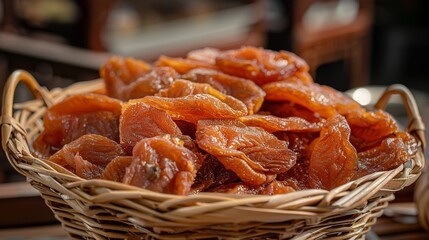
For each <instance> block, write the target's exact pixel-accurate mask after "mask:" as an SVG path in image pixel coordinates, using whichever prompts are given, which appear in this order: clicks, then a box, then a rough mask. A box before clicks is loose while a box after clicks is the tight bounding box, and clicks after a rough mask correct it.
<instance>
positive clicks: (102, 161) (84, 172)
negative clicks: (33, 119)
mask: <svg viewBox="0 0 429 240" xmlns="http://www.w3.org/2000/svg"><path fill="white" fill-rule="evenodd" d="M121 155H124V151H123V150H122V148H121V146H120V145H119V144H118V143H116V142H115V141H112V140H111V139H108V138H106V137H103V136H99V135H95V134H87V135H84V136H82V137H80V138H78V139H76V140H74V141H72V142H70V143H68V144H66V145H64V147H63V148H62V149H61V150H59V151H58V152H56V153H55V154H54V155H52V156H51V157H50V158H49V160H50V161H52V162H55V163H57V164H58V165H61V166H63V167H64V168H66V169H68V170H69V171H71V172H73V173H75V174H76V175H78V176H79V177H82V178H86V179H92V178H97V177H99V176H100V175H101V174H102V172H103V170H104V168H105V167H106V166H107V164H109V163H110V161H111V160H112V159H114V158H115V157H117V156H121Z"/></svg>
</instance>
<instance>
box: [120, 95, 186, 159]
mask: <svg viewBox="0 0 429 240" xmlns="http://www.w3.org/2000/svg"><path fill="white" fill-rule="evenodd" d="M119 131H120V142H121V145H122V147H123V148H124V149H125V151H126V152H127V153H129V154H131V152H132V150H133V147H134V146H135V145H136V143H137V142H139V141H140V140H142V139H143V138H150V137H155V136H159V135H165V134H177V135H180V134H182V132H181V131H180V129H179V128H178V127H177V125H176V123H175V122H174V121H173V120H172V119H171V117H170V116H169V115H168V114H167V113H165V112H164V111H161V110H158V109H156V108H154V107H151V106H149V105H147V104H145V103H143V102H135V103H129V104H125V105H124V106H123V110H122V115H121V118H120V123H119Z"/></svg>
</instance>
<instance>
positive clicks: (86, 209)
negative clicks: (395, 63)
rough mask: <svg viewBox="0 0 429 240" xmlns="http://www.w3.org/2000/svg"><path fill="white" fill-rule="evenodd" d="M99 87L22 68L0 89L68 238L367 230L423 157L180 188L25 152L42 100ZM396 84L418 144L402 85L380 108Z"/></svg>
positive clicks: (8, 142)
mask: <svg viewBox="0 0 429 240" xmlns="http://www.w3.org/2000/svg"><path fill="white" fill-rule="evenodd" d="M20 81H23V82H24V83H26V85H27V86H28V87H29V88H30V90H31V91H32V93H33V94H34V95H35V97H36V98H37V99H36V100H33V101H29V102H25V103H20V104H15V105H13V92H14V90H15V87H16V85H17V84H18V82H20ZM102 87H103V83H102V82H101V81H100V80H95V81H90V82H84V83H78V84H74V85H72V86H70V87H68V88H66V89H54V90H52V91H50V92H49V91H47V90H46V89H44V88H41V87H40V86H39V85H38V84H37V83H36V81H35V80H34V79H33V78H32V77H31V76H30V75H29V74H28V73H26V72H24V71H17V72H15V73H14V74H12V76H11V77H10V78H9V80H8V82H7V84H6V86H5V93H4V95H3V109H2V119H1V120H2V121H1V127H2V146H3V148H4V150H5V152H6V154H7V156H8V159H9V161H10V163H11V164H12V165H13V167H14V168H15V169H16V170H17V171H18V172H19V173H21V174H22V175H24V176H26V177H27V178H28V179H29V181H30V183H31V184H32V186H33V187H35V188H36V189H37V190H39V191H40V193H41V195H42V197H43V198H44V199H45V201H46V204H47V205H48V206H49V207H50V208H51V209H52V211H53V212H54V213H55V216H56V218H57V219H58V220H59V221H60V222H61V223H62V225H63V227H64V229H65V230H66V231H67V232H68V234H69V235H70V237H72V238H82V237H83V238H89V239H92V238H95V239H124V238H133V237H136V238H138V237H140V238H144V239H184V238H187V239H200V238H228V239H261V238H264V239H289V238H293V239H320V238H332V239H363V238H364V235H365V233H366V232H368V231H369V229H370V227H371V226H372V225H374V224H375V222H376V219H377V218H378V217H379V216H380V215H381V214H382V211H383V209H384V208H386V207H387V205H388V202H389V201H391V200H393V199H394V196H393V194H394V193H395V192H396V191H399V190H401V189H402V188H404V187H406V186H409V185H410V184H412V183H413V182H414V181H416V179H417V178H418V177H419V175H420V173H421V171H422V168H423V167H424V156H423V151H419V152H418V154H417V156H416V158H415V159H410V161H408V162H407V163H405V164H403V165H401V166H399V167H398V168H396V169H393V170H391V171H386V172H377V173H373V174H370V175H368V176H365V177H362V178H360V179H358V180H356V181H353V182H349V183H347V184H344V185H342V186H340V187H338V188H336V189H333V190H331V191H326V190H305V191H297V192H292V193H288V194H281V195H274V196H236V195H228V194H216V193H201V194H197V195H191V196H176V195H169V194H162V193H156V192H152V191H148V190H145V189H140V188H136V187H133V186H128V185H125V184H121V183H115V182H110V181H105V180H84V179H81V178H79V177H77V176H75V175H73V174H71V173H70V172H68V171H67V170H65V169H64V168H62V167H60V166H58V165H56V164H54V163H51V162H49V161H43V160H41V159H38V158H36V157H34V156H33V155H32V154H31V150H30V149H31V148H30V144H29V143H31V142H32V139H34V137H35V136H37V134H38V133H40V132H41V131H42V129H43V119H42V117H43V114H44V112H45V111H46V108H47V106H50V105H52V104H54V103H56V102H59V101H61V100H62V99H64V98H65V97H67V96H69V95H72V94H78V93H86V92H92V91H95V90H98V89H101V88H102ZM404 92H405V93H404ZM395 93H399V94H400V95H401V96H402V97H403V99H404V104H405V106H406V107H407V109H408V110H409V116H410V125H409V126H408V129H407V131H408V132H410V133H411V134H413V135H414V136H415V137H416V139H417V141H418V142H419V144H420V146H421V147H422V148H424V146H425V139H424V126H423V123H422V121H421V119H420V116H419V113H418V111H417V110H416V109H417V107H416V105H415V102H414V99H413V98H412V96H411V95H410V94H409V92H407V90H406V89H405V90H404V89H403V87H400V86H393V87H392V88H391V89H390V90H388V91H387V92H386V94H385V95H383V97H382V99H380V102H379V104H378V105H377V107H378V108H384V106H385V104H386V103H387V100H388V98H389V96H390V95H391V94H395ZM13 109H14V110H15V111H14V112H13V111H12V110H13ZM12 112H13V114H12ZM422 136H423V137H422Z"/></svg>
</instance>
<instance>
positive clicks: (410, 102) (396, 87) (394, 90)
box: [375, 84, 426, 152]
mask: <svg viewBox="0 0 429 240" xmlns="http://www.w3.org/2000/svg"><path fill="white" fill-rule="evenodd" d="M395 94H398V95H399V96H401V98H402V101H403V102H404V106H405V109H406V110H407V115H408V118H409V119H410V120H409V122H408V125H407V128H406V131H407V132H409V133H410V134H412V135H413V136H415V137H416V139H417V141H419V142H420V146H421V147H422V150H423V152H424V151H425V150H426V135H425V132H426V129H425V125H424V123H423V120H422V118H421V116H420V113H419V109H418V107H417V103H416V100H415V99H414V97H413V94H412V93H411V92H410V90H409V89H408V88H407V87H405V86H404V85H401V84H393V85H391V86H389V87H388V88H386V90H385V91H384V93H383V95H382V96H381V97H380V99H379V100H378V101H377V103H376V104H375V108H377V109H383V110H384V109H385V108H386V105H387V103H388V101H389V99H390V97H391V96H392V95H395Z"/></svg>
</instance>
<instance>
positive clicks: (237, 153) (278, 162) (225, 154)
mask: <svg viewBox="0 0 429 240" xmlns="http://www.w3.org/2000/svg"><path fill="white" fill-rule="evenodd" d="M208 122H209V123H205V122H204V120H201V121H199V122H198V124H197V133H196V140H197V144H198V146H199V147H200V148H201V149H203V150H204V151H206V152H208V153H210V154H212V155H214V156H215V157H217V158H218V159H219V161H220V162H221V163H222V164H223V165H224V166H225V167H226V168H227V169H230V170H232V171H234V172H235V173H236V174H237V175H238V176H239V177H240V179H241V180H243V181H244V182H245V183H247V184H249V185H252V186H260V185H262V184H263V183H268V182H270V181H271V180H273V178H275V174H279V173H283V172H286V171H287V170H289V169H290V168H291V167H292V166H293V165H294V164H295V161H296V154H295V153H294V152H292V151H291V150H290V149H288V145H287V143H286V142H284V141H281V140H279V139H277V138H276V137H275V136H274V135H272V134H270V133H268V132H266V131H265V130H263V129H261V128H258V127H247V126H246V125H244V124H243V123H241V122H240V121H237V120H223V121H222V120H219V121H217V122H218V124H216V125H215V124H214V123H215V122H214V121H211V120H208Z"/></svg>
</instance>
